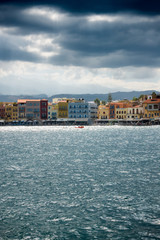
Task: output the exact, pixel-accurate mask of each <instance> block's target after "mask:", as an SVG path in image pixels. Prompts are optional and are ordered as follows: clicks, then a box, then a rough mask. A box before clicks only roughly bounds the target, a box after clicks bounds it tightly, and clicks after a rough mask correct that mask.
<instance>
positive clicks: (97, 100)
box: [94, 98, 100, 106]
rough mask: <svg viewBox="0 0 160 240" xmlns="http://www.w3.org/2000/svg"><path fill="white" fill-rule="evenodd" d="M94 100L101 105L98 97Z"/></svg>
mask: <svg viewBox="0 0 160 240" xmlns="http://www.w3.org/2000/svg"><path fill="white" fill-rule="evenodd" d="M94 102H95V103H96V104H97V105H98V106H99V105H100V100H99V99H98V98H96V99H95V100H94Z"/></svg>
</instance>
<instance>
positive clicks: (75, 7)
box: [1, 0, 160, 15]
mask: <svg viewBox="0 0 160 240" xmlns="http://www.w3.org/2000/svg"><path fill="white" fill-rule="evenodd" d="M1 4H4V5H6V4H7V5H12V6H13V5H14V6H15V5H16V6H18V7H21V8H24V7H33V6H50V7H56V8H58V9H60V10H63V11H65V12H70V13H72V14H91V13H97V14H102V13H119V12H132V13H139V14H147V15H157V14H159V12H160V3H159V1H157V0H152V2H150V1H146V0H88V1H86V0H80V1H75V0H54V1H53V0H45V1H42V0H35V1H32V0H23V1H21V0H1Z"/></svg>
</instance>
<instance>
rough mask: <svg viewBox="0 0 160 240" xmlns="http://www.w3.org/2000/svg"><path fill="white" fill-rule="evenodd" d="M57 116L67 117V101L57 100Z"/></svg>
mask: <svg viewBox="0 0 160 240" xmlns="http://www.w3.org/2000/svg"><path fill="white" fill-rule="evenodd" d="M58 118H68V101H67V100H66V101H62V102H58Z"/></svg>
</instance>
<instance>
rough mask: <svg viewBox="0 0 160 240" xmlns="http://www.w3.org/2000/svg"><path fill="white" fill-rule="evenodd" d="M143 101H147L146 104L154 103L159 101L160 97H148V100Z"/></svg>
mask: <svg viewBox="0 0 160 240" xmlns="http://www.w3.org/2000/svg"><path fill="white" fill-rule="evenodd" d="M143 103H147V104H154V103H160V99H157V98H155V99H148V100H145V101H144V102H143Z"/></svg>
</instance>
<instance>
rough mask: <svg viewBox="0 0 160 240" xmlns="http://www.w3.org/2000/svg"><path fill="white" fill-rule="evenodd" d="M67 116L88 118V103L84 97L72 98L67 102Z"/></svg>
mask: <svg viewBox="0 0 160 240" xmlns="http://www.w3.org/2000/svg"><path fill="white" fill-rule="evenodd" d="M68 117H69V118H71V119H73V118H75V119H77V118H89V105H88V103H86V102H85V101H84V99H79V100H74V101H72V102H69V103H68Z"/></svg>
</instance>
